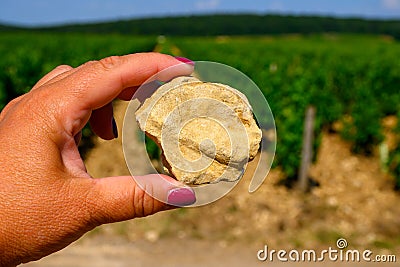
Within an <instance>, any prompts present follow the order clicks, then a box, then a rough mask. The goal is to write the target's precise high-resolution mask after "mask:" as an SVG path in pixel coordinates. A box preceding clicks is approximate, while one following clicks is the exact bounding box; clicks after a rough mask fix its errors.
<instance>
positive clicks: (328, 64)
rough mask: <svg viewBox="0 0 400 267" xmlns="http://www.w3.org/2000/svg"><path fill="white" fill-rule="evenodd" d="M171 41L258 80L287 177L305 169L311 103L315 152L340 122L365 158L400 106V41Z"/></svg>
mask: <svg viewBox="0 0 400 267" xmlns="http://www.w3.org/2000/svg"><path fill="white" fill-rule="evenodd" d="M173 42H174V43H175V44H177V45H178V46H179V48H181V50H182V52H183V54H184V55H186V56H188V57H189V58H191V59H193V60H210V61H218V62H221V63H225V64H228V65H230V66H233V67H235V68H237V69H239V70H241V71H242V72H244V73H245V74H247V75H248V76H249V77H250V78H251V79H253V80H254V81H255V82H256V84H258V86H259V87H260V89H261V90H262V91H263V93H264V95H265V97H266V98H267V100H268V102H269V104H270V106H271V109H272V112H273V113H274V116H275V120H276V126H277V133H278V136H277V138H278V146H277V151H276V160H275V165H279V166H281V167H282V169H283V170H284V172H285V173H286V175H287V178H288V180H295V179H296V176H297V172H298V169H299V166H300V151H301V145H302V144H301V142H302V134H303V133H302V131H303V117H304V112H305V109H306V107H307V106H308V105H313V106H315V107H316V109H317V120H316V126H315V127H316V133H317V138H316V143H315V148H316V149H317V147H318V143H319V141H320V137H321V133H322V129H323V128H325V129H329V130H332V125H333V123H334V122H338V121H339V122H342V125H343V129H342V130H341V134H342V136H343V137H344V138H346V139H347V140H349V141H351V142H352V144H353V150H354V152H357V153H363V154H367V155H368V154H371V153H372V152H373V149H374V147H375V146H376V145H377V144H378V143H380V142H382V140H383V135H382V131H381V119H382V118H383V117H384V116H386V115H390V114H396V112H397V111H398V110H399V107H400V106H399V105H400V61H399V60H398V59H399V58H400V44H399V43H396V42H394V41H393V40H390V39H388V38H386V37H379V36H350V35H349V36H346V35H339V36H334V35H319V36H309V37H307V38H303V37H299V36H281V37H275V38H269V37H259V38H246V37H240V38H229V37H219V38H207V39H204V38H176V39H173ZM258 119H260V118H258ZM261 119H262V118H261ZM399 179H400V178H399Z"/></svg>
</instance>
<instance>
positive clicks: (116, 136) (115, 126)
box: [112, 117, 118, 138]
mask: <svg viewBox="0 0 400 267" xmlns="http://www.w3.org/2000/svg"><path fill="white" fill-rule="evenodd" d="M112 130H113V134H114V138H118V128H117V123H116V122H115V119H114V117H113V118H112Z"/></svg>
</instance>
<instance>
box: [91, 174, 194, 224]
mask: <svg viewBox="0 0 400 267" xmlns="http://www.w3.org/2000/svg"><path fill="white" fill-rule="evenodd" d="M89 198H90V199H88V201H89V203H92V204H93V205H92V208H91V219H93V220H94V223H96V224H98V225H100V224H104V223H111V222H118V221H124V220H129V219H133V218H137V217H144V216H148V215H151V214H154V213H157V212H159V211H163V210H167V209H171V208H173V207H183V206H188V205H191V204H193V203H194V202H195V201H196V197H195V193H194V191H193V190H192V189H191V188H190V187H187V186H184V185H183V184H181V183H179V182H178V181H176V180H174V179H173V178H171V177H169V176H165V175H160V174H150V175H145V176H135V177H134V178H133V177H131V176H120V177H108V178H102V179H94V183H93V187H92V190H91V193H90V194H89Z"/></svg>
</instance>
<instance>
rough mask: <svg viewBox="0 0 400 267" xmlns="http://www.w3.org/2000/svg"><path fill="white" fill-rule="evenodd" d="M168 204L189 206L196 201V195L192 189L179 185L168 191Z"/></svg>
mask: <svg viewBox="0 0 400 267" xmlns="http://www.w3.org/2000/svg"><path fill="white" fill-rule="evenodd" d="M167 201H168V204H170V205H173V206H179V207H183V206H189V205H192V204H193V203H194V202H196V196H195V194H194V191H193V190H192V189H189V188H186V187H181V188H174V189H171V190H169V191H168V200H167Z"/></svg>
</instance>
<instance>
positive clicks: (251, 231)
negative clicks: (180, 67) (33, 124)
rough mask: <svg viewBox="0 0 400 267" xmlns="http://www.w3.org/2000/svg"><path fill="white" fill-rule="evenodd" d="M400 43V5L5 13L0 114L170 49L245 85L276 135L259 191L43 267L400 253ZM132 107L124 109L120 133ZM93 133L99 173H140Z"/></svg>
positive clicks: (142, 227) (109, 234) (150, 224)
mask: <svg viewBox="0 0 400 267" xmlns="http://www.w3.org/2000/svg"><path fill="white" fill-rule="evenodd" d="M399 40H400V0H354V1H346V0H337V1H321V0H303V1H296V0H271V1H269V0H268V1H265V0H254V1H237V0H231V1H229V0H196V1H184V0H171V1H161V0H148V1H128V0H114V1H105V0H101V1H94V0H88V1H84V0H80V1H78V0H70V1H54V0H53V1H50V0H37V1H29V0H2V1H1V2H0V54H1V59H0V109H2V108H3V107H4V106H5V105H6V103H7V102H8V101H10V100H11V99H13V98H15V97H17V96H18V95H21V94H23V93H25V92H27V91H29V90H30V88H31V87H32V86H33V85H34V84H35V83H36V82H37V81H38V80H39V79H40V78H41V77H42V76H43V75H44V74H46V73H47V72H49V71H50V70H51V69H53V68H54V67H56V66H57V65H60V64H69V65H71V66H73V67H76V66H78V65H80V64H82V63H84V62H86V61H88V60H93V59H100V58H103V57H106V56H109V55H123V54H128V53H134V52H145V51H157V52H162V53H167V54H171V55H174V56H184V57H187V58H190V59H192V60H209V61H216V62H221V63H225V64H228V65H230V66H232V67H235V68H237V69H239V70H240V71H242V72H244V73H245V74H246V75H248V76H249V77H250V78H251V79H252V80H253V81H254V82H255V83H256V84H257V85H258V86H259V88H260V89H261V90H262V92H263V93H264V95H265V97H266V99H267V100H268V102H269V105H270V107H271V109H272V112H273V114H274V116H275V120H276V127H277V151H276V156H275V160H274V164H273V169H272V170H271V172H270V173H269V175H268V177H267V179H266V180H265V182H264V184H263V185H262V186H261V187H260V189H259V190H258V191H256V192H255V193H253V194H249V193H248V191H247V189H248V184H249V181H250V179H251V172H252V170H254V167H255V166H252V165H251V164H250V166H249V168H248V169H249V170H248V171H247V173H246V175H245V176H244V178H243V179H242V181H241V182H240V183H239V185H238V186H237V187H236V188H235V189H234V190H233V191H232V192H231V193H229V194H228V195H227V196H225V197H224V198H223V199H221V200H219V201H217V202H215V203H213V204H210V205H207V206H204V207H200V208H187V209H180V210H175V211H169V212H165V213H161V214H157V215H154V216H151V217H149V218H143V219H137V220H133V221H128V222H122V223H117V224H113V225H105V226H102V227H99V228H97V229H95V230H93V231H92V232H91V233H89V234H87V235H86V236H84V237H83V238H81V239H80V240H79V241H77V242H76V243H75V244H73V245H72V246H70V247H68V248H67V249H65V250H63V251H61V252H59V253H57V254H55V255H52V256H50V257H48V258H45V259H43V260H42V261H39V262H37V263H33V264H30V266H88V265H90V266H159V265H161V266H178V265H179V266H181V265H184V266H204V265H207V266H244V265H246V266H257V265H259V264H260V263H259V262H257V258H256V253H257V251H258V250H259V249H262V248H264V245H268V246H269V247H270V248H271V249H287V250H289V249H293V248H298V249H321V250H322V249H327V247H329V246H331V247H335V246H336V241H337V239H338V238H345V239H346V240H347V242H348V244H349V248H354V249H356V248H357V249H371V250H372V251H373V252H374V254H383V255H391V254H393V255H397V256H400V254H399V248H400V205H399V203H400V191H399V189H400V122H399V118H400V43H399ZM126 105H127V104H126V103H123V102H115V105H114V106H115V110H116V111H115V115H116V119H117V123H118V126H119V128H121V127H122V121H123V116H124V112H125V109H126ZM310 108H311V109H312V110H314V111H315V117H314V119H313V118H310V120H311V121H312V122H313V123H312V124H311V125H312V127H311V129H308V131H309V132H310V133H311V134H312V136H313V137H314V138H313V140H311V143H309V144H308V145H306V144H307V142H305V140H303V139H304V138H303V136H304V135H305V129H307V128H306V127H305V126H304V125H305V120H306V119H305V114H306V110H309V109H310ZM258 119H262V118H258ZM120 134H121V133H120ZM83 136H84V138H83V140H82V143H81V145H80V151H81V153H82V156H83V157H84V158H85V163H86V165H87V168H88V170H89V173H90V174H91V175H92V176H94V177H103V176H110V175H124V174H129V171H128V169H127V167H126V163H125V160H124V156H123V153H122V144H121V139H116V140H113V141H108V142H105V141H102V140H100V139H98V138H97V137H96V136H93V135H92V133H91V131H90V128H89V127H86V128H85V129H84V131H83ZM120 136H121V135H120ZM304 147H308V148H310V154H309V155H311V158H312V160H311V162H310V167H309V168H301V167H302V166H304V163H303V165H302V160H303V162H305V163H306V164H305V165H307V161H304V158H305V157H306V158H307V156H306V155H305V154H304V153H302V150H303V148H304ZM147 149H148V151H149V152H150V153H149V154H150V155H152V157H153V159H154V161H155V162H156V161H157V157H158V152H157V148H156V147H154V146H152V145H148V147H147ZM132 153H134V150H133V152H132ZM301 169H303V171H302V172H300V170H301ZM299 177H302V178H301V182H300V181H299ZM299 184H300V185H301V186H299ZM398 260H399V259H398ZM264 264H265V263H264ZM273 264H275V263H273ZM261 265H263V264H261ZM338 265H339V266H340V264H338ZM380 265H383V264H380ZM273 266H274V265H273ZM307 266H309V265H307ZM327 266H330V265H327Z"/></svg>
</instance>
